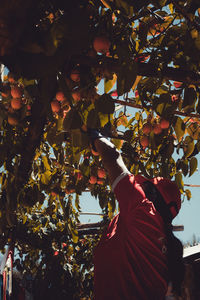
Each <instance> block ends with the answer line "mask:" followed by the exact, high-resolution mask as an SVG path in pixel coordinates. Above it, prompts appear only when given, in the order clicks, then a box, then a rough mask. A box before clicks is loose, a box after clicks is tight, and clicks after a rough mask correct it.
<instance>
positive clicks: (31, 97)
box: [0, 0, 200, 299]
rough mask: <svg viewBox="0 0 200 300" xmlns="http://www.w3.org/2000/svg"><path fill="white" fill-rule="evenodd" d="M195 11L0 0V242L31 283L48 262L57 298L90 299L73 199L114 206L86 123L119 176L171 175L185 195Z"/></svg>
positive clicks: (193, 131) (121, 1)
mask: <svg viewBox="0 0 200 300" xmlns="http://www.w3.org/2000/svg"><path fill="white" fill-rule="evenodd" d="M22 8H23V9H22ZM199 14H200V11H199V4H198V1H197V0H196V1H195V0H193V1H192V0H190V1H170V0H169V1H166V0H160V1H130V0H113V1H109V0H102V1H93V0H91V1H86V0H76V1H62V0H60V1H54V0H52V1H47V0H46V1H22V0H17V1H11V3H9V4H8V1H2V4H1V13H0V25H1V26H0V55H1V56H0V62H1V64H2V66H3V65H4V73H2V76H1V77H2V78H1V83H0V93H1V97H0V126H1V131H0V166H1V173H0V184H1V198H0V201H1V210H0V231H1V238H0V248H1V249H2V250H3V249H4V247H5V245H6V243H8V242H9V243H10V242H12V243H13V244H14V245H15V247H16V249H17V250H16V251H18V253H19V254H20V258H21V259H20V260H19V261H17V266H18V268H19V269H20V268H21V269H20V270H26V271H24V272H30V273H32V275H33V276H34V277H35V280H36V281H37V280H45V278H47V277H48V278H49V279H48V280H49V282H51V281H52V278H53V277H52V273H53V272H55V270H56V272H58V274H59V275H60V278H61V277H62V280H60V281H58V282H57V281H56V282H54V285H52V290H51V291H50V293H51V292H52V293H53V292H55V291H56V290H58V289H59V290H60V291H61V290H62V291H63V294H62V293H61V295H60V299H62V297H67V296H68V297H70V299H89V297H91V295H92V270H93V269H92V268H93V267H92V260H91V258H92V249H93V247H94V245H95V243H96V241H97V239H98V237H99V235H97V236H96V235H89V234H87V235H86V234H85V233H83V232H81V231H80V230H79V229H78V228H79V227H78V224H79V213H80V202H81V195H82V194H83V193H86V192H87V193H90V194H91V195H92V196H94V201H96V199H98V201H99V204H100V207H101V208H102V211H103V213H104V214H105V218H106V216H108V217H109V218H111V217H112V216H113V214H114V213H115V208H116V206H115V198H114V195H113V193H112V192H111V190H110V185H109V181H108V178H107V175H106V172H105V171H104V169H103V165H102V161H101V158H100V157H99V155H98V153H95V152H94V151H93V150H91V147H90V144H89V140H88V137H87V134H86V131H87V128H99V129H101V130H102V131H103V132H104V133H105V132H106V133H108V129H109V134H110V136H111V140H112V142H113V143H114V144H115V145H116V147H117V148H118V149H120V151H121V152H122V155H123V158H124V160H125V162H126V164H127V166H128V168H129V170H130V171H131V172H133V173H134V174H138V173H141V174H143V175H145V176H147V177H153V176H165V177H168V178H171V179H172V180H176V182H177V184H178V186H179V188H180V191H181V193H182V196H183V199H184V197H186V198H187V199H188V200H189V199H190V198H191V192H190V190H188V189H185V187H184V180H185V177H187V176H192V175H193V174H194V173H195V171H196V170H197V167H198V161H197V155H198V153H199V151H200V141H199V139H200V120H199V113H200V104H199V103H200V101H199V94H200V90H199V83H200V75H199V69H200V55H199V54H200V16H199ZM16 16H17V17H16ZM2 70H3V69H2ZM7 70H8V74H7ZM2 72H3V71H2ZM99 234H100V232H99ZM63 244H64V245H65V246H63ZM36 265H37V267H36ZM43 266H45V267H43ZM62 274H64V275H62ZM46 288H47V287H46ZM41 293H45V289H44V290H43V291H41ZM66 295H67V296H66ZM38 297H39V296H38ZM84 297H85V298H84ZM37 299H39V298H37Z"/></svg>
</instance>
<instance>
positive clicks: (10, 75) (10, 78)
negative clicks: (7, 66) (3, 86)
mask: <svg viewBox="0 0 200 300" xmlns="http://www.w3.org/2000/svg"><path fill="white" fill-rule="evenodd" d="M15 81H16V80H15V76H14V74H13V73H11V72H9V73H8V82H10V83H15Z"/></svg>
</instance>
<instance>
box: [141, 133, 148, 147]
mask: <svg viewBox="0 0 200 300" xmlns="http://www.w3.org/2000/svg"><path fill="white" fill-rule="evenodd" d="M140 144H141V146H142V147H143V148H146V147H147V146H148V145H149V138H148V136H146V135H143V136H142V137H141V138H140Z"/></svg>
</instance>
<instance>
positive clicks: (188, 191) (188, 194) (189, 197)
mask: <svg viewBox="0 0 200 300" xmlns="http://www.w3.org/2000/svg"><path fill="white" fill-rule="evenodd" d="M185 194H186V197H187V200H188V201H189V200H190V199H191V198H192V193H191V191H190V190H185Z"/></svg>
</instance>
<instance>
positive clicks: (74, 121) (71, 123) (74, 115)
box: [63, 109, 83, 131]
mask: <svg viewBox="0 0 200 300" xmlns="http://www.w3.org/2000/svg"><path fill="white" fill-rule="evenodd" d="M82 125H83V122H82V120H81V116H80V115H79V113H78V112H77V111H76V110H73V109H71V110H70V111H69V112H68V113H67V115H66V117H65V119H64V121H63V129H64V130H65V131H70V130H71V129H79V128H81V127H82Z"/></svg>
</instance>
